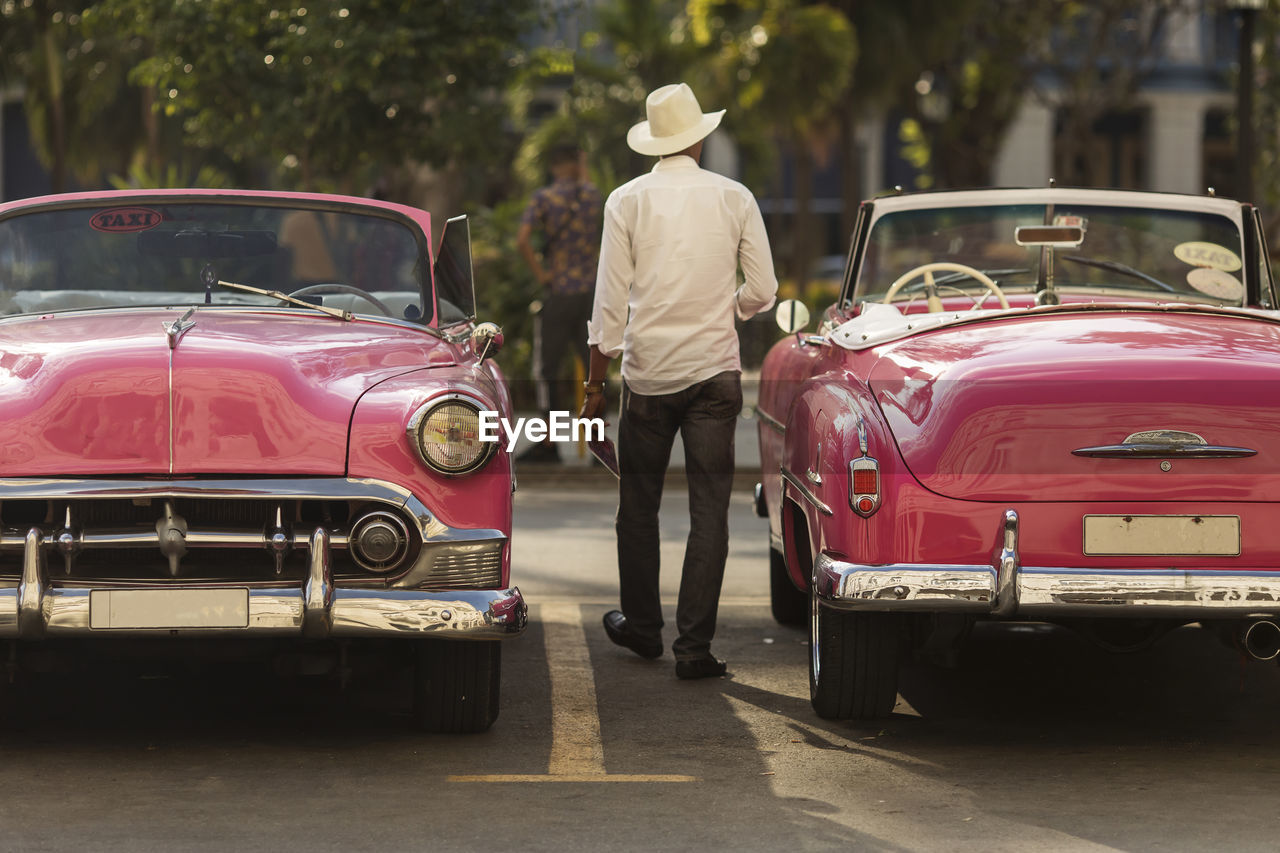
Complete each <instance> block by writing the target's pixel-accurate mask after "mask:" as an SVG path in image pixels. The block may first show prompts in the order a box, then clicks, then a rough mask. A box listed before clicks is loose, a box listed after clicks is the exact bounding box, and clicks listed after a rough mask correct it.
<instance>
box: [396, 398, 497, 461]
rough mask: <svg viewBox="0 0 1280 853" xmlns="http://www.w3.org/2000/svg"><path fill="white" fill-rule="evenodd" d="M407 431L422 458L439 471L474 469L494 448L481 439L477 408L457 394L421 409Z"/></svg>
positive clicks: (491, 443) (492, 444) (478, 410)
mask: <svg viewBox="0 0 1280 853" xmlns="http://www.w3.org/2000/svg"><path fill="white" fill-rule="evenodd" d="M409 434H410V438H411V440H412V441H413V444H414V447H415V449H416V450H417V451H418V455H419V456H421V457H422V461H423V462H426V463H427V464H428V465H430V466H431V467H432V468H434V469H436V470H437V471H439V472H441V473H442V474H465V473H467V472H468V471H473V470H475V469H476V468H479V467H480V466H481V465H483V464H484V463H485V460H487V459H488V458H489V454H490V452H491V451H492V450H493V448H494V447H496V445H495V444H494V443H493V442H486V441H481V440H480V408H479V407H478V406H477V405H475V404H474V403H472V402H471V401H470V400H464V399H460V398H457V397H452V398H449V399H447V400H445V401H443V402H441V403H437V404H435V405H434V406H431V407H429V408H425V409H423V410H422V411H420V412H419V413H418V414H417V415H415V416H414V418H413V420H412V421H411V422H410V424H409Z"/></svg>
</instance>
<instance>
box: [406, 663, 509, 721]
mask: <svg viewBox="0 0 1280 853" xmlns="http://www.w3.org/2000/svg"><path fill="white" fill-rule="evenodd" d="M416 642H417V648H416V649H415V654H414V673H413V717H414V722H415V723H416V724H417V725H418V727H419V728H421V729H422V730H424V731H428V732H438V733H445V734H470V733H476V732H483V731H486V730H488V728H489V727H490V726H492V725H493V722H494V720H496V719H497V718H498V686H499V680H500V676H501V672H502V644H501V643H497V642H492V641H481V640H471V641H468V640H418V641H416Z"/></svg>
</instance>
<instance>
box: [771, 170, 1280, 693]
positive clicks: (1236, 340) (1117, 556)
mask: <svg viewBox="0 0 1280 853" xmlns="http://www.w3.org/2000/svg"><path fill="white" fill-rule="evenodd" d="M1276 298H1277V295H1276V291H1275V282H1274V279H1273V277H1272V274H1271V269H1270V265H1269V261H1268V256H1267V252H1266V249H1265V246H1264V242H1263V230H1262V227H1261V225H1260V221H1259V217H1258V214H1257V212H1256V211H1255V210H1254V208H1253V207H1252V206H1250V205H1247V204H1240V203H1237V202H1234V201H1229V200H1225V199H1218V198H1212V197H1194V196H1183V195H1163V194H1153V193H1134V192H1115V191H1099V190H1073V189H1044V190H982V191H967V192H949V193H922V194H914V195H901V196H896V197H890V198H883V199H877V200H875V201H872V202H867V203H865V204H864V205H863V206H862V210H861V213H860V217H859V221H858V225H857V231H856V233H855V234H854V236H853V244H852V249H851V252H850V256H849V264H848V271H847V273H846V276H845V281H844V286H843V292H842V294H841V297H840V300H839V301H838V302H837V303H836V304H834V305H832V306H831V307H830V308H828V309H827V310H826V311H825V313H824V314H823V315H822V317H821V319H820V321H819V324H818V328H817V330H816V332H814V333H808V334H806V333H803V332H799V333H797V334H793V335H791V336H790V337H788V338H786V339H784V340H783V341H782V342H780V343H779V344H778V345H777V346H775V347H774V348H773V350H772V351H771V352H770V353H769V355H768V357H767V358H766V360H765V364H764V371H763V381H762V387H761V391H760V402H759V409H758V416H759V421H760V426H759V431H760V446H761V458H762V466H763V470H764V479H763V482H762V484H761V486H760V488H759V489H758V491H757V509H758V510H759V511H760V513H761V514H762V515H767V516H768V518H769V525H770V531H771V546H772V547H771V552H772V561H771V571H772V590H773V608H774V614H775V616H776V618H778V619H779V620H780V621H782V622H794V623H801V622H804V621H806V620H807V621H808V622H809V625H810V647H811V655H810V668H809V673H810V686H811V696H812V701H813V706H814V708H815V709H816V711H817V712H818V714H819V715H821V716H823V717H828V718H860V717H872V716H877V715H883V714H886V713H888V712H889V711H891V710H892V708H893V706H894V702H895V696H896V683H897V669H898V664H899V660H900V658H901V657H902V656H903V655H904V654H906V653H908V652H909V651H911V650H912V649H913V648H920V647H925V648H927V649H938V648H944V647H946V646H947V645H948V644H950V643H952V642H954V641H956V640H958V639H960V638H961V637H963V635H964V633H965V632H966V630H967V629H968V628H969V627H970V626H972V624H973V622H974V621H975V620H978V619H999V620H1036V621H1050V622H1058V623H1062V624H1066V625H1069V626H1071V627H1073V628H1076V629H1078V630H1080V631H1081V632H1083V633H1084V634H1086V635H1087V636H1089V637H1091V638H1093V639H1095V640H1097V641H1098V642H1100V643H1103V644H1104V645H1106V646H1108V647H1112V648H1118V649H1130V648H1136V647H1140V646H1142V645H1144V644H1146V643H1149V642H1151V641H1153V640H1154V639H1156V638H1158V637H1159V636H1161V635H1162V634H1163V633H1164V632H1165V631H1168V630H1170V629H1171V628H1174V627H1177V626H1180V625H1183V624H1187V623H1191V622H1199V623H1201V624H1203V625H1205V626H1207V627H1211V628H1215V629H1217V630H1218V631H1220V632H1221V634H1222V635H1223V636H1224V637H1226V638H1228V639H1229V640H1230V641H1232V642H1234V643H1237V644H1238V645H1239V646H1240V648H1242V649H1243V650H1244V651H1245V652H1247V653H1248V654H1250V655H1251V656H1253V657H1255V658H1259V659H1272V658H1275V657H1276V656H1277V654H1278V653H1280V628H1277V624H1276V623H1277V621H1280V620H1278V619H1277V617H1278V616H1280V524H1278V523H1277V520H1276V519H1277V513H1280V391H1278V390H1277V389H1280V314H1278V313H1277V312H1276V311H1275V310H1274V309H1275V307H1276V305H1277V302H1276ZM794 313H795V306H794V305H790V304H784V305H782V306H780V308H779V314H780V322H783V323H784V325H785V326H786V328H787V329H788V331H797V330H798V329H799V328H801V327H802V325H803V324H802V323H801V322H792V316H793V314H794Z"/></svg>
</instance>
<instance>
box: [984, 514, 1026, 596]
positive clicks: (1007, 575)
mask: <svg viewBox="0 0 1280 853" xmlns="http://www.w3.org/2000/svg"><path fill="white" fill-rule="evenodd" d="M1020 568H1021V566H1020V564H1019V559H1018V513H1017V511H1016V510H1012V509H1010V510H1006V511H1005V514H1004V526H1003V530H1002V541H1001V545H1000V550H999V551H997V552H996V605H995V607H994V608H993V609H992V611H991V615H992V616H995V617H997V618H999V619H1007V618H1008V617H1010V616H1012V615H1013V614H1014V613H1016V612H1017V611H1018V572H1019V569H1020Z"/></svg>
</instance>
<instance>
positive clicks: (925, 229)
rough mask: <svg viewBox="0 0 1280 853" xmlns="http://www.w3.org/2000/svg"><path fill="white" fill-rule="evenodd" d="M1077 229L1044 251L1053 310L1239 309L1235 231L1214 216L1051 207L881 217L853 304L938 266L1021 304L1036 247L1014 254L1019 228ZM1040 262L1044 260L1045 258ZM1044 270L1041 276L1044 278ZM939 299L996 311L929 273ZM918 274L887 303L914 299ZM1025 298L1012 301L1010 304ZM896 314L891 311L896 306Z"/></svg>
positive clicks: (955, 281) (1033, 283) (1037, 266)
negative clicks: (1158, 305)
mask: <svg viewBox="0 0 1280 853" xmlns="http://www.w3.org/2000/svg"><path fill="white" fill-rule="evenodd" d="M1039 225H1055V226H1065V227H1067V228H1079V229H1081V230H1082V232H1083V240H1082V241H1081V242H1080V243H1079V245H1077V246H1059V247H1057V248H1054V249H1053V250H1052V253H1053V268H1052V284H1053V287H1054V289H1055V290H1056V291H1057V293H1058V295H1059V296H1060V297H1061V299H1062V301H1063V302H1081V301H1094V300H1095V299H1098V300H1110V299H1114V300H1122V299H1123V300H1132V299H1138V300H1157V301H1161V302H1193V303H1197V304H1213V305H1229V306H1240V305H1243V304H1244V302H1245V296H1246V294H1245V287H1244V284H1243V282H1242V278H1241V277H1242V272H1241V267H1242V261H1241V257H1242V254H1243V252H1242V246H1241V234H1240V229H1239V228H1238V227H1237V226H1236V225H1235V223H1233V222H1232V221H1231V220H1230V219H1228V218H1226V217H1224V216H1220V215H1217V214H1210V213H1194V212H1184V211H1176V210H1162V209H1153V208H1135V207H1110V206H1093V205H1070V204H1055V205H1053V206H1051V207H1050V206H1046V205H1043V204H1040V205H1000V206H985V207H951V208H932V209H927V210H904V211H897V212H893V213H888V214H885V215H884V216H882V217H880V218H879V219H878V220H877V221H876V222H875V224H874V225H873V226H872V229H871V234H870V236H869V238H868V241H867V245H866V251H865V254H864V260H863V262H862V265H861V268H860V269H859V272H858V281H857V288H856V291H855V300H856V301H858V302H863V301H873V302H880V301H883V300H884V297H885V294H886V292H887V291H888V290H889V288H890V286H891V285H893V284H894V283H895V281H897V279H899V278H900V277H901V276H903V275H904V274H906V273H908V272H909V271H911V270H912V269H913V268H915V267H918V266H921V265H923V264H928V263H934V262H939V261H945V262H951V263H959V264H964V265H966V266H969V267H973V268H974V269H977V270H979V271H981V272H984V273H986V274H987V275H988V276H989V277H990V278H991V279H993V281H994V282H995V284H996V285H997V286H998V287H999V288H1000V289H1001V290H1002V291H1003V292H1004V294H1005V295H1006V296H1008V297H1010V298H1009V302H1010V304H1011V305H1014V306H1017V305H1024V306H1025V305H1028V304H1031V296H1030V294H1033V293H1034V292H1035V291H1036V289H1037V283H1038V282H1039V281H1041V280H1042V272H1041V255H1042V250H1041V249H1040V248H1039V247H1038V246H1020V245H1018V242H1017V241H1016V229H1017V228H1018V227H1020V226H1039ZM1045 254H1047V252H1046V253H1045ZM1047 272H1048V271H1047V270H1046V271H1045V273H1046V274H1047ZM934 278H935V280H936V282H937V284H938V294H939V296H941V297H942V298H947V297H951V296H963V297H964V299H965V304H969V299H970V298H972V299H974V301H980V302H982V303H983V305H984V307H989V308H990V307H996V300H995V298H994V296H991V297H989V298H986V299H985V300H984V297H983V296H982V295H981V293H980V292H985V291H986V287H985V286H984V285H982V284H981V283H979V282H977V281H975V280H974V279H973V278H972V277H971V276H968V275H966V274H965V273H963V272H955V271H951V270H944V271H939V272H936V273H934ZM920 282H921V276H916V277H915V278H914V279H913V280H912V282H910V283H905V284H904V286H903V287H902V288H901V289H900V290H899V291H898V292H897V293H896V294H895V295H894V298H893V300H892V301H893V302H895V303H899V302H910V301H912V300H914V301H917V302H919V301H921V300H922V299H923V294H922V290H923V286H922V285H921V283H920ZM1019 294H1026V296H1024V297H1023V298H1021V299H1017V298H1016V297H1017V296H1018V295H1019ZM900 307H901V306H900Z"/></svg>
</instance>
